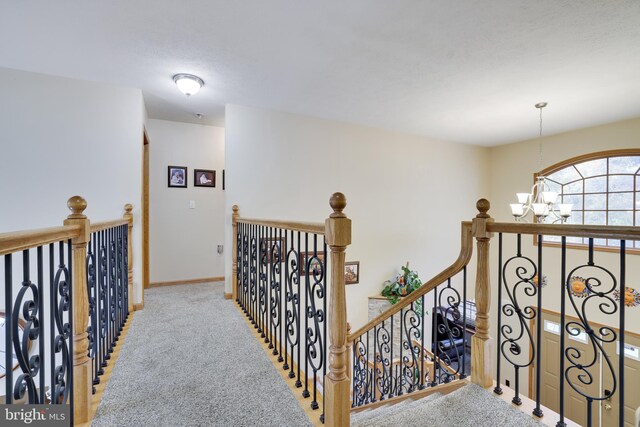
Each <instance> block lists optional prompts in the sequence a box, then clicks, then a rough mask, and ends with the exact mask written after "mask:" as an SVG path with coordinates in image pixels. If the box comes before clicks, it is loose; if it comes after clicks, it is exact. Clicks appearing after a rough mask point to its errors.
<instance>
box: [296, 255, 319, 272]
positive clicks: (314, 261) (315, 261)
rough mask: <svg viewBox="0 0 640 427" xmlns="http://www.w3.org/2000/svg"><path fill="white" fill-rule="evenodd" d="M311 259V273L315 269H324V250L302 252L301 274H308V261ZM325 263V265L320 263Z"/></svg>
mask: <svg viewBox="0 0 640 427" xmlns="http://www.w3.org/2000/svg"><path fill="white" fill-rule="evenodd" d="M310 259H311V274H313V273H314V272H315V271H322V267H323V266H324V252H316V253H315V254H314V253H313V252H300V275H301V276H304V275H306V274H307V262H309V260H310ZM320 264H323V265H320Z"/></svg>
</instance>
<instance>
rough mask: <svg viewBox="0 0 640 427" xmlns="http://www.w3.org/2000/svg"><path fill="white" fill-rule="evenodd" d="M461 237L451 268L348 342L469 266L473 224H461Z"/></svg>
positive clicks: (371, 321) (357, 331) (385, 312)
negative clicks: (458, 252) (457, 252)
mask: <svg viewBox="0 0 640 427" xmlns="http://www.w3.org/2000/svg"><path fill="white" fill-rule="evenodd" d="M460 228H461V233H460V234H461V237H460V254H459V255H458V258H457V259H456V260H455V262H454V263H453V264H451V265H450V266H449V267H447V268H446V269H444V270H443V271H441V272H440V273H439V274H437V275H436V276H434V277H433V278H432V279H431V280H429V281H427V282H426V283H424V284H423V285H422V286H420V287H419V288H418V289H416V290H415V291H413V292H411V294H409V295H408V296H407V297H405V298H404V299H403V300H402V301H400V302H398V303H397V304H394V305H393V306H391V307H390V308H389V309H387V310H386V311H384V312H383V313H381V314H380V315H379V316H378V317H376V318H375V319H372V320H370V321H369V322H367V323H366V324H365V325H364V326H362V327H360V328H359V329H358V330H356V331H355V332H353V333H351V334H350V335H349V336H348V337H347V340H348V341H349V342H353V341H354V339H356V338H357V337H358V336H360V335H362V334H364V333H366V332H367V331H368V330H369V329H371V328H373V327H374V326H376V325H378V324H379V323H381V322H382V321H383V320H387V319H388V318H390V317H391V316H393V315H394V314H396V313H398V312H400V310H402V309H404V308H406V307H409V306H410V305H411V303H413V302H415V301H417V300H418V299H420V298H421V297H422V296H423V295H426V294H427V293H429V292H430V291H431V290H433V289H434V288H435V287H436V286H438V285H441V284H442V282H444V281H445V280H447V279H448V278H450V277H452V276H454V275H456V274H457V273H459V272H460V271H461V270H462V269H463V268H464V267H465V266H466V265H467V264H469V260H470V259H471V255H472V254H473V238H472V234H471V222H470V221H464V222H462V224H461V227H460Z"/></svg>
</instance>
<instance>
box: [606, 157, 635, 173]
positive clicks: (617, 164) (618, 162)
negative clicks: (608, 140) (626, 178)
mask: <svg viewBox="0 0 640 427" xmlns="http://www.w3.org/2000/svg"><path fill="white" fill-rule="evenodd" d="M638 168H640V156H633V157H611V158H610V159H609V173H636V171H637V170H638Z"/></svg>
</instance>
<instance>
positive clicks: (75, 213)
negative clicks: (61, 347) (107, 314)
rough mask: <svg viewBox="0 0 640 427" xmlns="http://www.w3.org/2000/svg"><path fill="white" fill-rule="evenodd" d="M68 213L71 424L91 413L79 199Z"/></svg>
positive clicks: (85, 234)
mask: <svg viewBox="0 0 640 427" xmlns="http://www.w3.org/2000/svg"><path fill="white" fill-rule="evenodd" d="M67 206H68V207H69V209H70V210H71V214H70V215H69V216H68V217H67V219H65V220H64V225H78V226H80V235H79V236H78V237H76V238H75V239H73V240H72V242H71V244H72V251H73V254H72V257H73V258H72V262H73V278H72V284H73V313H72V316H73V338H72V339H73V416H74V423H75V424H82V423H86V422H89V421H90V420H89V413H90V410H91V385H92V381H93V379H92V375H91V359H89V355H88V350H89V339H88V336H87V326H88V325H89V295H88V293H87V292H88V291H87V265H86V260H87V242H88V241H89V236H90V234H91V226H90V225H89V220H88V219H87V217H86V216H85V215H84V213H83V212H84V210H85V209H86V207H87V202H86V200H84V199H83V198H82V197H80V196H74V197H71V198H70V199H69V200H68V201H67Z"/></svg>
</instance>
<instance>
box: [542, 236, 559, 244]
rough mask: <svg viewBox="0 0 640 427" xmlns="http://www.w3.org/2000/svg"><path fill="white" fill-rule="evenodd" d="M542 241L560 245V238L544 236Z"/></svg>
mask: <svg viewBox="0 0 640 427" xmlns="http://www.w3.org/2000/svg"><path fill="white" fill-rule="evenodd" d="M544 241H545V242H553V243H560V242H561V241H562V238H561V237H560V236H544Z"/></svg>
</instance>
